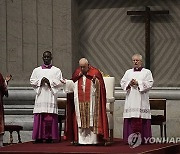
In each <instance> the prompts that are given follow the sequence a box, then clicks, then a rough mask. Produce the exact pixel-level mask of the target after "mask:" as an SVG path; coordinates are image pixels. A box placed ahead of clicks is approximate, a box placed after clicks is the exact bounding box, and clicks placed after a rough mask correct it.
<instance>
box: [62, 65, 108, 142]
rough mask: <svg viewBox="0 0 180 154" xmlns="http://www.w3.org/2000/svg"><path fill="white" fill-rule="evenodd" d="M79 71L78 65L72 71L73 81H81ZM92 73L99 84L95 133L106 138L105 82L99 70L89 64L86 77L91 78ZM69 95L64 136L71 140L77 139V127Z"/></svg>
mask: <svg viewBox="0 0 180 154" xmlns="http://www.w3.org/2000/svg"><path fill="white" fill-rule="evenodd" d="M80 72H81V68H80V67H79V68H77V69H76V70H75V72H74V73H73V75H72V80H73V81H74V82H76V81H77V80H79V81H80V82H81V80H82V76H79V73H80ZM94 75H95V76H96V78H97V79H98V80H99V85H100V98H99V111H98V112H99V114H98V115H99V116H98V117H97V118H98V127H97V135H100V136H103V138H104V139H105V140H107V139H108V137H109V132H108V120H107V114H106V90H105V84H104V80H103V77H102V74H101V72H100V71H99V70H98V69H96V68H94V67H92V66H90V68H89V71H88V72H87V74H86V78H88V79H90V80H91V79H92V78H93V76H94ZM70 95H72V94H69V95H68V96H67V98H68V102H67V117H66V128H65V138H66V139H68V140H71V141H78V128H77V120H76V114H75V107H74V100H73V98H72V97H71V98H70ZM72 96H73V95H72ZM86 99H89V98H86ZM72 117H73V118H72Z"/></svg>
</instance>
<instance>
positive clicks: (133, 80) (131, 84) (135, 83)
mask: <svg viewBox="0 0 180 154" xmlns="http://www.w3.org/2000/svg"><path fill="white" fill-rule="evenodd" d="M129 85H130V86H132V87H134V86H138V82H137V81H136V80H135V79H132V80H131V81H130V83H129Z"/></svg>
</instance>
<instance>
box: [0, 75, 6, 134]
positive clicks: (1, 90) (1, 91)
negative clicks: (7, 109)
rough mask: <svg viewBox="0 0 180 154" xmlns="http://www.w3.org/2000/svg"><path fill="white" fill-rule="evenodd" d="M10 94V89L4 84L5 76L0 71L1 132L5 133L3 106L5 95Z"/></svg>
mask: <svg viewBox="0 0 180 154" xmlns="http://www.w3.org/2000/svg"><path fill="white" fill-rule="evenodd" d="M4 95H6V96H8V91H7V90H6V88H5V86H4V78H3V76H2V75H1V73H0V134H2V133H4V108H3V96H4Z"/></svg>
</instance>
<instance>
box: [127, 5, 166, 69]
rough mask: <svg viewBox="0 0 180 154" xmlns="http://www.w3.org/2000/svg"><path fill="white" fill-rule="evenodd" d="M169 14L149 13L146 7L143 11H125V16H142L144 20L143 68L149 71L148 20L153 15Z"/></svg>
mask: <svg viewBox="0 0 180 154" xmlns="http://www.w3.org/2000/svg"><path fill="white" fill-rule="evenodd" d="M159 14H160V15H161V14H169V11H168V10H162V11H151V10H150V8H149V7H146V10H145V11H127V15H134V16H135V15H136V16H143V17H144V20H145V67H146V68H148V69H150V20H151V16H153V15H159Z"/></svg>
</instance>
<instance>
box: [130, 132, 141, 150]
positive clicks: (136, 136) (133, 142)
mask: <svg viewBox="0 0 180 154" xmlns="http://www.w3.org/2000/svg"><path fill="white" fill-rule="evenodd" d="M141 142H142V138H141V133H139V132H136V133H132V134H131V135H129V137H128V144H129V146H130V148H135V147H137V146H139V145H141Z"/></svg>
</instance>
